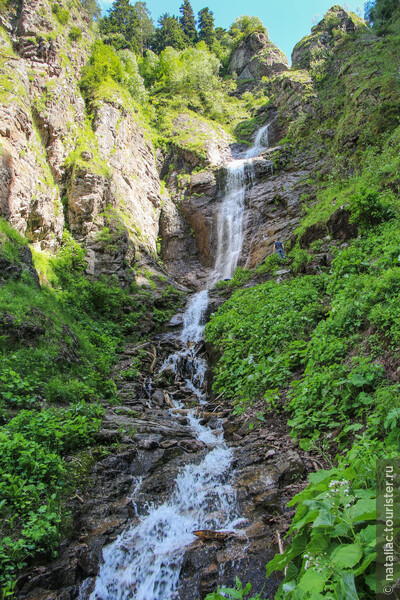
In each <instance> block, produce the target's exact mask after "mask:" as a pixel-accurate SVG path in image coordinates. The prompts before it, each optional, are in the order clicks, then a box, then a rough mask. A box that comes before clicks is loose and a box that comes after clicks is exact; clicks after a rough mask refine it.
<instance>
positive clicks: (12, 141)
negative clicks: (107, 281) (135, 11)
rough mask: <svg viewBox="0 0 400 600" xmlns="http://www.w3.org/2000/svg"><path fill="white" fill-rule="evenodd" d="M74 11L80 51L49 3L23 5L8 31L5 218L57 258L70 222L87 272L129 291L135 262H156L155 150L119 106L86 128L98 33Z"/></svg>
mask: <svg viewBox="0 0 400 600" xmlns="http://www.w3.org/2000/svg"><path fill="white" fill-rule="evenodd" d="M68 9H69V11H70V22H73V23H74V25H76V26H78V27H79V29H81V31H82V39H81V40H79V43H74V42H73V41H71V40H70V39H69V37H68V33H69V27H62V26H60V24H59V23H58V22H57V21H56V17H55V15H54V14H53V13H52V3H51V2H50V0H23V1H22V3H21V8H20V11H19V15H18V20H17V21H16V22H15V23H13V24H11V23H8V24H6V26H7V28H8V31H9V32H10V36H8V35H7V34H6V33H5V32H4V31H3V32H2V33H1V35H0V47H1V51H2V54H4V55H5V61H4V63H2V67H1V69H0V71H1V73H0V75H1V77H2V78H3V79H4V81H7V86H6V89H5V94H4V95H3V96H2V101H1V102H0V142H1V148H2V150H1V157H0V215H1V216H3V217H5V218H7V219H9V220H10V222H11V224H12V225H13V226H14V227H15V228H16V229H18V230H19V231H20V232H21V233H23V234H24V235H25V236H26V237H27V238H28V240H29V241H30V242H31V243H32V244H34V245H35V246H37V247H38V248H41V249H50V250H56V249H57V248H58V246H59V243H60V241H61V236H62V232H63V228H64V212H65V215H66V217H67V220H68V225H69V229H70V231H71V233H72V234H73V236H74V237H75V238H77V239H78V241H80V242H84V243H85V245H86V247H87V251H88V255H87V260H88V263H89V267H88V272H89V273H90V274H91V275H93V276H96V277H97V276H99V275H100V274H101V273H106V274H117V276H118V277H119V279H120V280H121V281H123V280H125V279H126V273H125V271H126V267H128V270H129V267H130V266H131V265H132V263H133V261H134V260H135V258H136V257H139V255H141V254H142V255H148V256H151V255H152V254H154V255H155V253H156V240H157V235H158V220H159V214H160V206H161V202H160V200H161V199H160V180H159V176H158V173H157V169H156V164H155V159H154V154H153V148H152V145H151V142H150V141H148V139H147V137H146V134H145V131H144V129H143V127H142V126H141V125H140V124H139V123H138V121H137V119H136V118H135V116H134V114H133V113H131V112H129V111H128V110H126V109H125V108H124V107H123V103H122V102H120V101H119V99H118V98H115V100H114V99H113V101H112V102H103V103H102V102H101V101H99V102H98V104H97V106H96V111H95V118H94V120H93V121H92V125H89V124H88V121H87V114H86V109H85V102H84V100H83V98H82V96H81V93H80V90H79V87H78V82H79V79H80V76H81V70H82V67H83V66H84V65H85V64H86V62H87V59H88V53H89V51H90V46H91V42H92V41H93V40H92V33H91V31H90V29H89V26H88V22H86V21H85V13H84V12H83V13H82V14H80V13H79V12H78V11H77V9H76V7H75V8H74V6H73V5H71V6H69V8H68ZM11 37H12V42H11ZM65 48H68V56H67V55H66V54H65ZM15 51H16V52H17V53H16V52H15ZM3 98H4V101H3ZM61 198H64V199H67V206H66V210H65V211H64V210H63V206H62V203H61ZM105 229H107V232H105Z"/></svg>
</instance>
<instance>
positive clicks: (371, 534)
mask: <svg viewBox="0 0 400 600" xmlns="http://www.w3.org/2000/svg"><path fill="white" fill-rule="evenodd" d="M357 537H358V539H359V540H360V542H361V543H362V544H363V545H364V546H369V545H371V544H372V543H373V544H374V545H375V542H376V525H368V526H367V527H365V528H364V529H362V530H361V531H360V532H359V533H358V535H357Z"/></svg>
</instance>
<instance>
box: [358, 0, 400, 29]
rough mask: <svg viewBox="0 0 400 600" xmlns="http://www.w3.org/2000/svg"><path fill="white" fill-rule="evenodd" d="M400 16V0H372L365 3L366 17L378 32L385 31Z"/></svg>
mask: <svg viewBox="0 0 400 600" xmlns="http://www.w3.org/2000/svg"><path fill="white" fill-rule="evenodd" d="M399 16H400V2H399V0H370V1H369V2H366V4H365V19H366V20H367V21H369V23H370V24H371V25H372V24H373V26H374V29H375V30H376V31H377V32H378V33H385V32H386V31H387V28H388V27H389V25H390V24H391V23H393V22H394V20H395V19H396V18H398V17H399Z"/></svg>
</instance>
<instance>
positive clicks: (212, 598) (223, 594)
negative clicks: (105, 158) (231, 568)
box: [205, 577, 261, 600]
mask: <svg viewBox="0 0 400 600" xmlns="http://www.w3.org/2000/svg"><path fill="white" fill-rule="evenodd" d="M250 592H251V584H250V583H248V584H247V585H246V587H243V585H242V582H241V581H240V579H239V578H238V577H236V586H235V588H221V587H219V588H218V590H217V591H216V592H213V593H211V594H207V596H206V597H205V600H224V599H225V598H229V599H230V600H245V599H246V600H261V594H257V595H256V596H252V597H251V598H248V595H249V594H250Z"/></svg>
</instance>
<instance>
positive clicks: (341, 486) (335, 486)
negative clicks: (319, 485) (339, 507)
mask: <svg viewBox="0 0 400 600" xmlns="http://www.w3.org/2000/svg"><path fill="white" fill-rule="evenodd" d="M340 492H343V493H344V494H349V493H350V482H349V481H347V480H346V479H342V480H341V481H337V480H335V479H334V480H332V481H331V482H330V484H329V492H328V493H327V494H326V497H327V498H334V497H335V496H337V495H338V494H340Z"/></svg>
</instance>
